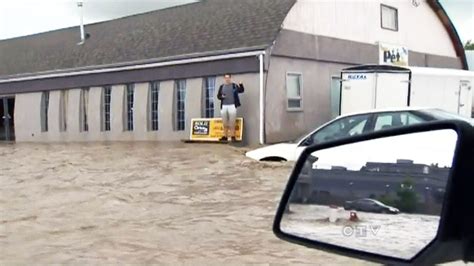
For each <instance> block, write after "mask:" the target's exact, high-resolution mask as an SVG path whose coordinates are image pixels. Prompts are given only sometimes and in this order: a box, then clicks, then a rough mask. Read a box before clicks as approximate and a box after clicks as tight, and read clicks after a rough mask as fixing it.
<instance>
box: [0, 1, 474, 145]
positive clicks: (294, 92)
mask: <svg viewBox="0 0 474 266" xmlns="http://www.w3.org/2000/svg"><path fill="white" fill-rule="evenodd" d="M85 31H86V32H87V33H88V34H89V36H90V37H89V38H88V39H87V40H86V41H85V43H83V44H82V45H78V44H77V42H78V39H79V38H78V36H79V30H78V28H77V27H75V28H66V29H61V30H55V31H51V32H46V33H41V34H35V35H31V36H26V37H19V38H13V39H8V40H3V41H0V110H1V115H2V116H1V117H2V118H3V121H0V122H3V123H0V124H1V128H0V138H1V139H4V140H5V139H15V140H16V141H106V140H110V141H122V140H123V141H125V140H127V141H133V140H166V141H168V140H179V139H185V138H187V137H188V136H189V130H190V128H189V127H190V121H191V119H192V118H197V117H213V116H219V104H218V103H217V99H216V92H217V91H216V88H218V86H219V85H220V84H221V83H222V82H223V80H222V75H223V74H224V73H226V72H230V73H233V79H234V80H236V81H242V82H243V83H244V85H245V88H246V91H245V93H244V94H243V95H242V98H241V101H242V105H243V106H242V107H241V108H239V116H240V117H243V118H244V122H245V126H244V128H245V132H244V136H245V137H244V140H245V143H247V144H257V143H270V142H277V141H282V140H288V139H292V138H295V137H297V136H298V135H300V134H302V133H303V132H306V131H307V130H309V129H313V128H315V127H316V126H318V125H321V124H322V123H324V122H326V121H328V120H330V119H331V118H332V117H333V116H334V113H333V112H332V110H335V109H338V107H337V104H338V102H337V101H335V100H334V99H335V97H334V95H333V94H335V93H337V91H338V89H339V80H338V79H339V75H340V71H341V70H342V69H343V68H346V67H350V66H354V65H359V64H378V63H380V56H379V55H380V47H381V45H382V44H390V45H391V46H392V47H400V48H403V50H404V51H408V52H407V58H408V65H410V66H428V67H442V68H456V69H466V68H467V64H466V60H465V55H464V50H463V47H462V44H461V42H460V40H459V38H458V36H457V34H456V31H455V30H454V28H453V26H452V24H451V22H450V20H449V18H448V17H447V15H446V13H445V12H444V10H443V9H442V7H441V5H440V4H439V3H438V2H437V1H435V0H426V1H423V0H396V1H395V0H374V1H313V0H297V1H295V0H202V1H200V2H196V3H192V4H187V5H181V6H177V7H172V8H168V9H162V10H157V11H153V12H148V13H144V14H139V15H134V16H129V17H125V18H120V19H116V20H111V21H107V22H101V23H95V24H90V25H86V26H85Z"/></svg>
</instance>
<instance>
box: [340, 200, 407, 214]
mask: <svg viewBox="0 0 474 266" xmlns="http://www.w3.org/2000/svg"><path fill="white" fill-rule="evenodd" d="M344 210H354V211H361V212H375V213H390V214H397V213H399V212H400V211H399V210H398V209H397V208H395V207H391V206H388V205H385V204H383V203H382V202H380V201H377V200H374V199H358V200H354V201H346V202H345V203H344Z"/></svg>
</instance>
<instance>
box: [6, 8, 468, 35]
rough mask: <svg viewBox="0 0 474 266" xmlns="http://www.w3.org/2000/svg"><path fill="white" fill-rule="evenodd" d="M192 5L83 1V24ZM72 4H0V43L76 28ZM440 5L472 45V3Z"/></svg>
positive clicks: (75, 14) (74, 11)
mask: <svg viewBox="0 0 474 266" xmlns="http://www.w3.org/2000/svg"><path fill="white" fill-rule="evenodd" d="M194 1H195V0H84V2H85V4H84V13H85V22H86V23H92V22H97V21H103V20H109V19H113V18H118V17H123V16H127V15H131V14H136V13H142V12H146V11H151V10H155V9H159V8H164V7H168V6H172V5H175V4H183V3H189V2H194ZM256 1H257V0H256ZM335 1H336V0H335ZM399 1H410V0H399ZM76 2H77V1H75V0H0V40H1V39H8V38H13V37H18V36H24V35H29V34H33V33H38V32H44V31H49V30H53V29H58V28H65V27H70V26H75V25H78V21H79V19H78V11H77V6H76ZM440 2H441V3H442V4H443V6H444V7H445V9H446V11H447V12H448V15H449V16H450V17H451V19H452V21H453V23H454V24H455V27H456V28H457V30H458V33H459V35H460V37H461V40H462V41H463V43H465V42H466V41H467V40H470V39H471V40H473V41H474V0H440Z"/></svg>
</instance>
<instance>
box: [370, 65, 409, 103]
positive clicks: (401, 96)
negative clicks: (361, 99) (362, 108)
mask: <svg viewBox="0 0 474 266" xmlns="http://www.w3.org/2000/svg"><path fill="white" fill-rule="evenodd" d="M376 83H377V90H376V92H375V93H376V96H375V99H376V100H375V107H376V108H377V109H380V108H394V107H406V106H408V89H409V84H410V76H409V73H378V74H377V78H376Z"/></svg>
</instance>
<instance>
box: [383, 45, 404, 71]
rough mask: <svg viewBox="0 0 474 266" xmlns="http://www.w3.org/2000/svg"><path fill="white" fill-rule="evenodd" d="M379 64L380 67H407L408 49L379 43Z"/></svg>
mask: <svg viewBox="0 0 474 266" xmlns="http://www.w3.org/2000/svg"><path fill="white" fill-rule="evenodd" d="M379 63H380V64H381V65H393V66H408V49H407V48H406V47H401V46H396V45H390V44H384V43H379Z"/></svg>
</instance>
